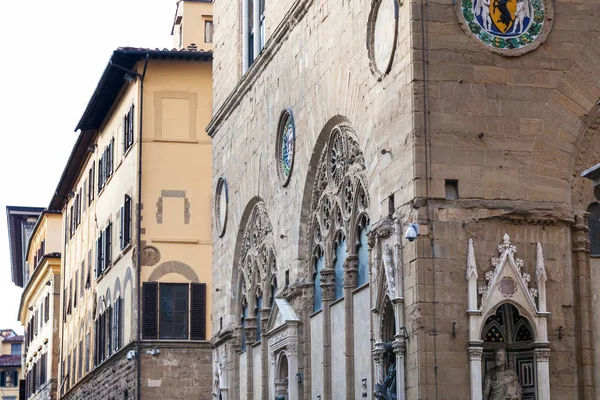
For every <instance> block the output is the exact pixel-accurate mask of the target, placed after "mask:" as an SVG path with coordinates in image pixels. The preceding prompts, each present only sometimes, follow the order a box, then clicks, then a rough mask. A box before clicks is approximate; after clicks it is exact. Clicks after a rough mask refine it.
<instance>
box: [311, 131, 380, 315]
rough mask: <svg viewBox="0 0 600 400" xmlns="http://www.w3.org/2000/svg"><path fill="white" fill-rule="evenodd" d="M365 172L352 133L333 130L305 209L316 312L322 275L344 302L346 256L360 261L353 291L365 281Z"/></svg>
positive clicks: (366, 203)
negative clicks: (327, 275) (329, 274)
mask: <svg viewBox="0 0 600 400" xmlns="http://www.w3.org/2000/svg"><path fill="white" fill-rule="evenodd" d="M365 170H366V169H365V161H364V157H363V154H362V151H361V150H360V146H359V144H358V140H357V138H356V136H355V133H354V132H353V131H352V129H351V128H350V127H349V126H348V125H346V124H339V125H337V126H335V127H334V128H333V129H332V130H331V133H330V136H329V140H328V142H327V144H326V145H325V146H324V148H323V150H322V152H321V155H320V158H319V165H318V166H317V169H316V175H315V181H314V185H313V193H312V197H311V204H310V210H311V218H310V221H312V222H311V225H310V227H309V232H311V237H312V240H313V245H312V247H311V250H312V254H313V256H314V257H313V258H312V260H313V261H312V265H311V268H312V273H311V275H312V278H313V284H314V295H315V297H314V305H315V306H314V309H315V311H317V310H319V309H321V297H322V293H321V288H320V284H321V282H320V278H321V274H320V271H321V270H323V269H327V270H333V271H334V272H335V273H334V274H333V277H334V278H335V282H332V283H334V284H335V297H334V299H336V300H337V299H340V298H342V297H343V285H344V279H345V276H344V274H345V268H346V265H345V264H346V263H345V262H346V259H347V257H348V256H349V255H352V256H353V257H358V261H359V263H358V264H359V265H358V269H359V273H358V275H359V277H357V276H356V274H350V275H349V277H350V278H351V279H355V280H354V281H350V282H349V283H350V284H353V285H354V286H357V284H358V285H362V284H364V283H366V282H367V280H368V278H367V276H368V260H367V259H368V254H367V247H366V233H367V224H368V222H367V221H368V216H367V213H366V209H367V206H368V203H369V201H368V197H367V195H366V191H365V184H364V182H366V177H365ZM359 227H360V228H359ZM363 230H364V231H363ZM349 243H350V245H348V244H349ZM317 249H319V250H317ZM326 260H327V262H326ZM355 267H356V266H354V268H355ZM359 282H360V283H359Z"/></svg>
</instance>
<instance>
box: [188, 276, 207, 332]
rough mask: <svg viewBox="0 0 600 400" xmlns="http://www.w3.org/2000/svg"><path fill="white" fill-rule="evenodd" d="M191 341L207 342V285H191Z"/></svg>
mask: <svg viewBox="0 0 600 400" xmlns="http://www.w3.org/2000/svg"><path fill="white" fill-rule="evenodd" d="M191 295H192V296H191V297H192V298H191V301H190V339H192V340H206V284H205V283H192V284H191Z"/></svg>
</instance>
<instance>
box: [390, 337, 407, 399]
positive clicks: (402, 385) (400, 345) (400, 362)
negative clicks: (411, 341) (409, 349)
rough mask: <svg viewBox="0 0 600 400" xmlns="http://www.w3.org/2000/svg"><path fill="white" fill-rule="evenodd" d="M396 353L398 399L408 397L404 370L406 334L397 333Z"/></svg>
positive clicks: (394, 345)
mask: <svg viewBox="0 0 600 400" xmlns="http://www.w3.org/2000/svg"><path fill="white" fill-rule="evenodd" d="M393 348H394V354H396V395H397V396H398V400H405V399H406V381H405V374H406V372H405V370H404V354H405V353H406V342H405V338H404V335H396V338H395V340H394V344H393Z"/></svg>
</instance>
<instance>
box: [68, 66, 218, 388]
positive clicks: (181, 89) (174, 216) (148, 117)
mask: <svg viewBox="0 0 600 400" xmlns="http://www.w3.org/2000/svg"><path fill="white" fill-rule="evenodd" d="M143 67H144V63H143V62H138V64H137V65H136V66H135V68H134V69H136V70H137V71H138V72H139V73H141V72H142V70H143ZM211 77H212V71H211V63H210V62H206V61H198V62H191V61H173V60H154V59H151V60H150V61H149V63H148V68H147V72H146V78H145V82H144V111H143V115H144V120H143V137H144V140H143V144H144V148H143V161H142V165H143V171H142V172H143V175H142V183H143V185H142V201H141V203H142V222H141V223H142V225H141V227H142V231H141V232H142V237H141V240H142V247H141V248H142V251H143V250H144V248H145V246H147V245H152V246H155V247H156V248H157V249H158V250H159V252H160V261H159V262H158V264H156V265H154V266H150V265H144V264H143V263H142V265H143V267H142V276H141V279H142V282H144V281H146V280H148V279H149V277H150V275H151V273H152V272H153V271H154V270H155V269H156V268H157V267H159V266H160V265H162V264H163V263H164V262H166V261H170V260H176V261H180V262H182V263H184V264H186V265H187V266H189V268H191V269H192V270H193V271H194V274H196V276H197V277H198V282H202V283H206V284H207V291H206V292H207V304H206V310H207V311H206V326H207V332H206V337H207V340H208V339H210V330H209V328H208V327H209V326H210V310H211V307H212V306H211V303H210V293H211V288H210V283H211V276H212V272H211V269H212V261H211V255H212V248H211V187H212V183H211V179H212V169H211V143H210V139H209V138H208V136H207V135H206V134H205V132H204V127H205V126H206V124H207V123H208V121H209V120H210V116H211V110H212V95H211V93H212V80H211V79H212V78H211ZM139 93H140V81H139V79H136V80H135V81H134V82H133V83H131V84H129V85H126V86H125V87H124V88H123V89H122V90H121V93H120V94H119V96H118V98H117V100H116V101H115V103H114V104H113V107H112V109H111V111H110V113H109V115H108V116H107V118H106V120H105V122H104V123H103V125H102V126H101V128H100V130H99V131H98V133H97V135H96V137H95V139H94V143H95V147H94V152H93V153H90V154H89V155H88V158H87V159H86V160H85V161H84V162H83V163H82V167H81V169H80V173H79V176H78V178H77V180H76V184H74V185H73V186H72V188H71V190H72V191H73V192H75V193H80V189H81V193H82V194H83V189H82V188H83V187H87V184H88V179H89V174H88V172H89V170H90V169H91V168H92V165H95V174H96V176H95V177H94V182H95V188H94V199H93V201H92V203H91V204H90V205H88V204H87V196H85V199H84V201H85V202H86V207H85V210H84V209H83V208H82V212H81V223H80V225H79V226H78V227H77V228H76V229H75V232H74V234H73V236H72V237H69V235H68V234H67V235H64V234H63V237H65V238H66V243H65V244H64V256H63V267H62V268H63V274H64V275H63V276H64V287H62V288H61V294H62V293H65V289H66V295H63V296H62V301H63V303H65V302H66V303H65V304H62V305H61V311H64V310H66V309H69V307H68V304H69V303H71V307H70V312H69V313H66V315H65V317H64V319H65V323H64V325H63V327H62V333H61V345H62V354H61V355H60V362H64V363H65V366H64V368H63V369H64V370H63V372H61V373H59V379H62V377H65V376H66V375H67V373H69V372H70V375H69V379H68V380H67V383H66V384H65V390H64V391H63V394H66V393H67V392H68V391H69V389H70V388H71V387H73V385H75V384H76V383H77V382H79V381H80V380H81V378H82V377H84V376H86V375H87V374H88V373H89V372H91V371H92V370H93V369H94V365H93V363H94V356H93V354H94V348H93V346H94V320H95V318H96V317H97V315H98V314H100V313H103V312H104V310H105V309H106V308H107V307H108V306H109V305H111V304H114V302H115V300H116V299H117V298H122V299H123V303H122V304H123V314H122V321H123V331H122V333H123V341H122V342H123V346H122V347H124V346H126V345H127V344H128V343H130V342H133V341H135V340H136V336H137V308H136V301H137V297H136V290H137V289H136V285H137V283H136V270H135V267H134V265H135V264H134V263H135V259H136V251H135V244H136V237H137V236H136V235H137V219H136V216H137V214H136V212H137V210H136V205H137V204H138V199H137V196H138V189H137V187H138V183H137V182H138V178H137V168H138V151H139V137H140V132H139V128H140V121H139V107H140V96H139ZM132 104H133V105H134V110H135V111H134V143H133V146H132V147H131V148H130V149H129V150H128V151H127V153H126V154H123V151H122V149H123V148H122V142H123V134H124V129H123V118H124V115H125V114H126V113H127V112H128V110H129V109H130V107H131V105H132ZM113 138H114V143H115V144H114V146H115V149H114V158H115V160H114V170H113V175H112V176H111V177H110V178H109V179H108V180H107V181H106V183H105V186H104V188H103V189H102V190H101V192H100V193H98V192H97V183H98V177H97V173H98V161H99V158H100V156H101V155H102V152H103V151H104V148H105V147H106V146H108V145H109V143H110V142H111V140H112V139H113ZM163 191H167V195H166V196H163ZM169 191H176V192H177V191H183V192H185V198H187V201H188V202H189V208H188V209H187V210H188V211H187V212H188V214H189V216H190V218H189V221H188V223H186V221H185V218H184V209H185V207H184V201H185V198H178V197H169V193H171V194H173V192H169ZM177 193H179V192H177ZM177 193H176V194H177ZM126 194H127V195H129V196H130V197H131V199H132V200H131V201H132V210H131V244H130V245H129V246H127V247H126V248H125V249H123V250H121V249H120V246H119V226H120V221H119V218H120V217H119V210H120V208H121V206H122V205H123V202H124V197H125V195H126ZM161 196H162V197H163V209H162V214H163V220H162V223H158V222H157V216H156V214H157V202H158V199H159V198H160V197H161ZM73 202H74V199H70V200H69V201H68V203H67V204H66V207H65V208H64V209H63V216H64V218H66V219H67V221H68V220H69V218H70V216H69V214H70V209H71V206H72V205H73ZM109 221H112V247H111V251H112V266H111V267H110V268H109V269H108V270H107V271H105V272H104V274H103V275H102V276H101V277H100V278H98V279H95V268H96V248H95V246H96V239H97V237H98V234H99V231H100V230H102V229H104V228H105V226H106V225H107V223H108V222H109ZM64 229H67V230H68V226H65V220H64V219H63V230H64ZM90 251H91V253H90ZM82 271H84V274H86V275H85V276H87V274H88V273H90V274H91V278H90V287H89V288H86V287H84V290H83V291H81V272H82ZM76 277H77V281H78V285H77V287H78V293H77V307H74V306H73V305H72V304H73V303H72V298H71V297H70V295H69V290H70V289H69V288H70V287H71V286H72V287H73V289H71V290H73V291H74V286H75V283H74V282H75V280H76ZM84 281H85V279H84ZM157 281H158V282H171V283H184V282H185V283H187V282H189V280H186V279H185V278H184V277H183V276H181V275H177V274H166V275H163V276H160V277H159V278H158V280H157ZM94 311H95V313H94ZM88 338H89V341H88ZM80 342H81V343H82V346H83V353H84V355H83V360H84V361H83V363H84V367H83V371H82V373H81V375H80V374H79V373H78V370H77V368H76V367H75V366H74V361H73V360H78V358H79V355H78V354H79V353H78V352H79V350H78V346H79V343H80ZM88 343H89V345H88ZM86 355H87V357H86ZM69 356H70V358H71V369H70V371H67V367H66V365H67V364H68V363H67V360H68V359H69ZM86 360H87V362H86Z"/></svg>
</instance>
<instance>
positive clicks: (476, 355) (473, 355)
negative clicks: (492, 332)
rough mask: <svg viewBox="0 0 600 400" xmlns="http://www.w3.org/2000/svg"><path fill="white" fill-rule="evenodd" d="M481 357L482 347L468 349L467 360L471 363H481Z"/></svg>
mask: <svg viewBox="0 0 600 400" xmlns="http://www.w3.org/2000/svg"><path fill="white" fill-rule="evenodd" d="M482 356H483V347H469V359H470V360H471V361H481V357H482Z"/></svg>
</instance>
